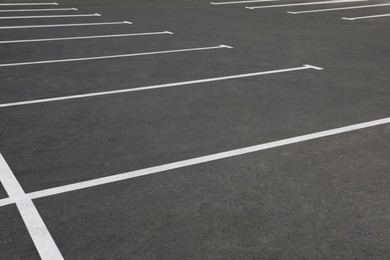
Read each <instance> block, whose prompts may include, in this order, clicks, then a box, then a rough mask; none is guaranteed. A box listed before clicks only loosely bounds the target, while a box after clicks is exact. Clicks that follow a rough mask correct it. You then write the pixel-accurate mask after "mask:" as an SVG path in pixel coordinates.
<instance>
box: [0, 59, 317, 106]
mask: <svg viewBox="0 0 390 260" xmlns="http://www.w3.org/2000/svg"><path fill="white" fill-rule="evenodd" d="M307 69H314V70H322V68H320V67H316V66H312V65H303V66H301V67H295V68H289V69H280V70H271V71H262V72H255V73H247V74H238V75H232V76H225V77H218V78H208V79H198V80H191V81H183V82H176V83H168V84H161V85H152V86H146V87H138V88H128V89H119V90H111V91H103V92H94V93H88V94H79V95H70V96H62V97H54V98H43V99H35V100H28V101H19V102H12V103H3V104H0V108H4V107H15V106H23V105H32V104H39V103H49V102H55V101H63V100H72V99H80V98H88V97H97V96H106V95H114V94H120V93H128V92H137V91H145V90H152V89H160V88H170V87H178V86H186V85H193V84H200V83H207V82H214V81H223V80H229V79H239V78H248V77H255V76H261V75H268V74H276V73H283V72H292V71H299V70H307Z"/></svg>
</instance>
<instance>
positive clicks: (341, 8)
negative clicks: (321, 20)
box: [287, 4, 390, 14]
mask: <svg viewBox="0 0 390 260" xmlns="http://www.w3.org/2000/svg"><path fill="white" fill-rule="evenodd" d="M388 5H390V4H377V5H359V6H348V7H339V8H328V9H317V10H306V11H288V12H287V13H289V14H306V13H319V12H330V11H338V10H349V9H361V8H371V7H379V6H388Z"/></svg>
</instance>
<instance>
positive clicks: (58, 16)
mask: <svg viewBox="0 0 390 260" xmlns="http://www.w3.org/2000/svg"><path fill="white" fill-rule="evenodd" d="M90 16H101V14H60V15H34V16H0V19H1V20H9V19H46V18H70V17H90Z"/></svg>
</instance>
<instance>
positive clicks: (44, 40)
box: [0, 31, 173, 44]
mask: <svg viewBox="0 0 390 260" xmlns="http://www.w3.org/2000/svg"><path fill="white" fill-rule="evenodd" d="M163 34H173V32H169V31H163V32H146V33H126V34H111V35H110V34H109V35H92V36H78V37H63V38H47V39H28V40H12V41H0V44H6V43H27V42H48V41H66V40H82V39H101V38H118V37H132V36H148V35H163Z"/></svg>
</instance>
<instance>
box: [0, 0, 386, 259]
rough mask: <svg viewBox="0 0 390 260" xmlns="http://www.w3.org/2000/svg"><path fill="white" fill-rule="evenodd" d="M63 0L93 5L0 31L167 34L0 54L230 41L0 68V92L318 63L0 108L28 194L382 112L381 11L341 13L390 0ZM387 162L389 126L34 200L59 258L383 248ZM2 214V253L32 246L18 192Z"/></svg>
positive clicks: (99, 86)
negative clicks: (235, 1) (329, 0)
mask: <svg viewBox="0 0 390 260" xmlns="http://www.w3.org/2000/svg"><path fill="white" fill-rule="evenodd" d="M4 2H6V1H4V0H3V1H1V3H4ZM14 2H16V1H14ZM28 2H32V1H28ZM297 2H300V1H279V2H270V3H252V4H247V5H248V6H255V5H270V4H276V3H278V4H281V3H283V4H284V3H297ZM307 2H309V1H307ZM58 3H59V4H60V6H58V7H75V8H78V9H79V11H76V12H66V14H70V13H72V14H73V13H80V14H81V13H100V14H102V17H89V18H66V19H65V18H61V19H58V18H51V19H17V20H0V27H1V26H11V25H12V26H13V25H33V24H34V25H37V24H57V23H85V22H113V21H118V22H120V21H131V22H134V24H132V25H109V26H88V27H64V28H38V29H17V30H1V29H0V41H4V40H15V39H36V38H56V37H74V36H86V35H105V34H121V33H138V32H157V31H171V32H174V34H173V35H158V36H157V35H154V36H136V37H123V38H110V39H84V40H72V41H57V42H40V43H12V44H0V64H5V63H14V62H28V61H40V60H52V59H69V58H80V57H91V56H104V55H116V54H126V53H142V52H153V51H165V50H174V49H187V48H198V47H208V46H218V45H220V44H226V45H229V46H232V47H234V48H233V49H227V48H224V49H215V50H203V51H195V52H182V53H174V54H157V55H150V56H141V57H128V58H120V59H109V60H93V61H78V62H68V63H58V64H37V65H28V66H18V67H0V80H1V81H0V82H1V88H0V104H4V103H9V102H16V101H26V100H35V99H41V98H51V97H61V96H68V95H75V94H84V93H93V92H100V91H110V90H118V89H126V88H136V87H143V86H150V85H155V84H164V83H173V82H181V81H190V80H197V79H205V78H214V77H221V76H229V75H236V74H243V73H252V72H260V71H269V70H277V69H285V68H291V67H299V66H302V65H303V64H311V65H314V66H319V67H322V68H324V70H321V71H317V70H302V71H295V72H288V73H280V74H273V75H263V76H257V77H250V78H242V79H234V80H227V81H218V82H212V83H202V84H194V85H187V86H181V87H172V88H164V89H156V90H148V91H140V92H132V93H122V94H115V95H109V96H99V97H90V98H83V99H75V100H65V101H56V102H52V103H43V104H31V105H25V106H18V107H7V108H0V122H1V124H0V153H1V154H2V155H3V156H4V158H5V159H6V161H7V163H8V165H9V166H10V168H11V169H12V171H13V173H14V175H15V176H16V178H17V179H18V181H19V182H20V184H21V186H22V187H23V189H24V191H25V192H27V193H28V192H34V191H38V190H42V189H47V188H53V187H58V186H61V185H65V184H72V183H77V182H80V181H85V180H91V179H95V178H99V177H104V176H110V175H114V174H119V173H123V172H128V171H132V170H138V169H143V168H146V167H152V166H158V165H162V164H167V163H171V162H176V161H180V160H185V159H190V158H195V157H199V156H204V155H208V154H213V153H218V152H223V151H228V150H232V149H237V148H241V147H247V146H251V145H256V144H261V143H266V142H271V141H275V140H281V139H285V138H289V137H294V136H299V135H303V134H309V133H314V132H319V131H323V130H328V129H332V128H337V127H341V126H347V125H352V124H357V123H362V122H366V121H371V120H376V119H380V118H386V117H389V115H390V106H389V104H390V89H389V82H390V73H389V68H390V67H389V64H390V48H389V44H388V43H389V42H390V34H389V33H388V27H389V25H390V17H383V18H380V19H368V20H357V21H345V20H342V19H341V17H358V16H366V15H374V14H384V13H390V6H389V7H380V8H369V9H356V10H343V11H337V12H324V13H312V14H302V15H291V14H287V13H286V11H297V10H310V9H321V8H332V7H333V8H335V7H345V6H357V5H367V4H379V3H388V1H366V2H357V3H343V4H341V3H339V4H331V5H315V6H311V7H310V6H306V7H305V6H302V7H299V6H298V7H286V8H275V9H263V10H248V9H245V8H244V6H246V5H245V4H244V5H242V4H239V5H226V6H214V5H210V3H209V2H208V1H205V0H197V1H190V0H188V1H183V0H169V1H168V0H166V1H151V0H147V1H145V0H138V1H125V0H115V1H109V2H107V1H102V0H93V1H92V0H78V1H66V0H65V1H60V2H58ZM35 8H37V7H35ZM0 9H6V8H5V7H0ZM7 9H11V8H10V7H7ZM12 9H16V8H12ZM17 14H18V15H27V14H26V13H23V14H20V13H17ZM47 14H48V13H47V12H34V14H33V15H47ZM50 14H65V12H50ZM8 15H10V14H4V13H0V17H1V16H8ZM14 15H15V14H14ZM29 15H31V13H29ZM389 158H390V126H389V125H383V126H377V127H372V128H368V129H364V130H359V131H354V132H350V133H345V134H341V135H337V136H330V137H326V138H323V139H318V140H313V141H308V142H302V143H299V144H293V145H289V146H285V147H279V148H275V149H271V150H266V151H261V152H257V153H253V154H250V155H243V156H237V157H233V158H229V159H224V160H220V161H215V162H211V163H205V164H201V165H197V166H190V167H186V168H182V169H177V170H172V171H168V172H163V173H158V174H154V175H150V176H144V177H139V178H135V179H130V180H126V181H121V182H118V183H114V184H107V185H103V186H99V187H94V188H88V189H85V190H80V191H73V192H69V193H65V194H61V195H55V196H51V197H47V198H41V199H35V200H34V203H35V205H36V207H37V209H38V211H39V213H40V214H41V216H42V219H43V220H44V222H45V223H46V225H47V227H48V230H49V231H50V233H51V235H52V237H53V239H54V241H55V242H56V244H57V246H58V248H59V250H60V251H61V253H62V254H63V256H64V258H65V259H389V258H390V242H389V241H390V206H389V205H390V197H389V195H390V175H389V172H390V163H389V162H390V160H389ZM6 197H7V194H6V192H5V191H4V188H3V187H0V198H6ZM0 218H1V220H2V221H0V259H39V255H38V252H37V251H36V249H35V247H34V244H33V242H32V240H31V238H30V236H29V234H28V232H27V229H26V227H25V226H24V224H23V220H22V218H21V216H20V214H19V213H18V210H17V208H16V207H15V205H8V206H5V207H1V208H0Z"/></svg>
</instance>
